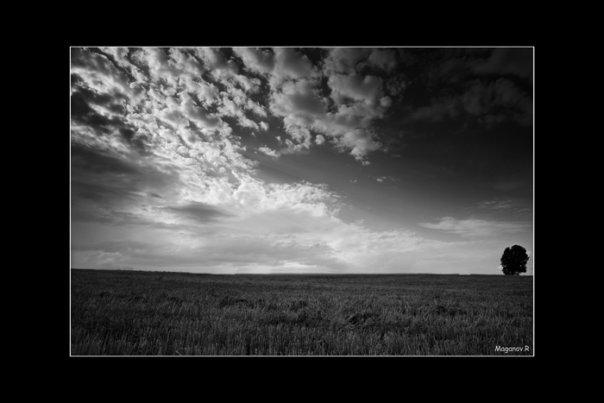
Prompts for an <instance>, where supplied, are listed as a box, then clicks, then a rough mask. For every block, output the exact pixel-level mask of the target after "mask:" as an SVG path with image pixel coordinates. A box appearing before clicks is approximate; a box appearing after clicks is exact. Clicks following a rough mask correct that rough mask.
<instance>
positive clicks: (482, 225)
mask: <svg viewBox="0 0 604 403" xmlns="http://www.w3.org/2000/svg"><path fill="white" fill-rule="evenodd" d="M419 225H420V226H421V227H424V228H428V229H434V230H440V231H444V232H449V233H452V234H456V235H459V236H461V237H464V238H479V237H491V236H494V235H499V234H502V233H504V234H505V233H519V232H522V231H524V230H526V229H527V228H528V224H526V223H522V222H505V221H488V220H480V219H473V218H469V219H462V220H459V219H456V218H453V217H443V218H441V219H440V221H438V222H436V223H419Z"/></svg>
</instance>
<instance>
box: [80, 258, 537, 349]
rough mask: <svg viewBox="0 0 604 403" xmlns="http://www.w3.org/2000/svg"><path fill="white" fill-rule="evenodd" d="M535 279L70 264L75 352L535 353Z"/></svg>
mask: <svg viewBox="0 0 604 403" xmlns="http://www.w3.org/2000/svg"><path fill="white" fill-rule="evenodd" d="M532 287H533V278H532V277H530V276H521V277H506V276H439V275H388V276H386V275H380V276H370V275H357V276H352V275H351V276H317V275H312V276H311V275H304V276H302V275H290V276H287V275H271V276H252V275H249V276H243V275H238V276H213V275H194V274H181V273H157V272H155V273H154V272H132V271H93V270H75V269H74V270H72V300H71V304H72V306H71V310H72V312H71V317H72V334H71V342H72V354H73V355H89V354H93V355H123V354H127V355H157V354H163V355H425V354H429V355H451V354H455V355H483V354H484V355H487V354H503V353H501V352H496V351H495V346H496V345H500V346H503V347H505V346H522V347H524V346H525V345H529V346H530V349H531V352H528V353H525V352H523V353H515V354H532V340H533V333H532V331H533V317H532V311H533V306H532V301H533V296H532V292H533V291H532Z"/></svg>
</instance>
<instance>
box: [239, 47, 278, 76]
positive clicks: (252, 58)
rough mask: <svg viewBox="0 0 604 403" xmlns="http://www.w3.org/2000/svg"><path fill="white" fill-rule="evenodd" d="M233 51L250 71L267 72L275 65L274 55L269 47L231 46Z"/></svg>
mask: <svg viewBox="0 0 604 403" xmlns="http://www.w3.org/2000/svg"><path fill="white" fill-rule="evenodd" d="M233 52H234V53H235V54H236V55H237V56H239V57H240V58H241V59H242V60H243V64H244V65H245V66H246V67H247V68H248V69H249V70H251V71H252V72H255V73H259V74H268V73H270V72H272V71H273V68H274V67H275V56H274V53H273V51H272V50H270V49H255V48H233Z"/></svg>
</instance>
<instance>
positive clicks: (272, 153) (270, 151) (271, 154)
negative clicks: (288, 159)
mask: <svg viewBox="0 0 604 403" xmlns="http://www.w3.org/2000/svg"><path fill="white" fill-rule="evenodd" d="M258 151H260V152H262V153H264V154H266V155H268V156H269V157H273V158H277V157H279V153H278V152H277V151H275V150H273V149H271V148H268V147H264V146H263V147H259V148H258Z"/></svg>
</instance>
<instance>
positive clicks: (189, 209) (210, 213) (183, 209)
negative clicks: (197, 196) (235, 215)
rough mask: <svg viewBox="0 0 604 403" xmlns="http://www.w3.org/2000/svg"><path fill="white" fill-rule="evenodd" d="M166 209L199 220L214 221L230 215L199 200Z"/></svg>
mask: <svg viewBox="0 0 604 403" xmlns="http://www.w3.org/2000/svg"><path fill="white" fill-rule="evenodd" d="M166 210H168V211H171V212H173V213H177V214H179V215H181V216H183V217H186V218H190V219H192V220H195V221H199V222H208V221H214V220H216V219H218V218H220V217H228V216H230V214H228V213H226V212H224V211H223V210H222V209H219V208H217V207H214V206H211V205H209V204H205V203H199V202H191V203H188V204H185V205H183V206H172V207H166Z"/></svg>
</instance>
